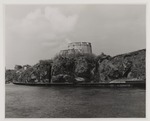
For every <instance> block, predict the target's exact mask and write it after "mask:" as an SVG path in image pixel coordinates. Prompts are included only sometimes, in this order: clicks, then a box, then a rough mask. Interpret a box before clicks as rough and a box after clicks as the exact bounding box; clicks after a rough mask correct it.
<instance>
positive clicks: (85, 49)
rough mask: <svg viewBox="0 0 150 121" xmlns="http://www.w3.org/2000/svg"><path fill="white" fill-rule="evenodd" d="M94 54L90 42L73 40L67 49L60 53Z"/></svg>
mask: <svg viewBox="0 0 150 121" xmlns="http://www.w3.org/2000/svg"><path fill="white" fill-rule="evenodd" d="M78 53H80V54H92V46H91V43H90V42H72V43H69V44H68V49H67V50H61V51H60V53H59V54H60V55H68V54H78Z"/></svg>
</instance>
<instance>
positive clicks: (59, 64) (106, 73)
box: [6, 49, 146, 84]
mask: <svg viewBox="0 0 150 121" xmlns="http://www.w3.org/2000/svg"><path fill="white" fill-rule="evenodd" d="M145 57H146V50H145V49H143V50H138V51H134V52H130V53H126V54H121V55H117V56H114V57H111V56H109V55H105V54H104V53H102V54H100V55H98V56H96V55H94V54H70V55H67V56H65V55H64V56H62V55H57V56H55V57H54V58H53V59H51V60H41V61H39V63H37V64H35V65H33V66H30V65H24V66H20V65H16V66H15V69H14V70H6V83H10V82H13V83H24V84H30V83H34V84H38V83H42V84H48V83H49V84H50V83H72V84H76V83H78V84H82V83H91V84H92V83H113V81H114V80H119V82H118V83H123V80H126V79H129V80H131V81H134V80H143V82H144V83H145V81H144V80H145V79H146V76H145Z"/></svg>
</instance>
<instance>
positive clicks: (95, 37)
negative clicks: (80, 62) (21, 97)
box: [4, 4, 146, 69]
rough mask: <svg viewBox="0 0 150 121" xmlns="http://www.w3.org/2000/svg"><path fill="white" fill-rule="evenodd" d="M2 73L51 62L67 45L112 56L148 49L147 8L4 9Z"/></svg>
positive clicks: (58, 6)
mask: <svg viewBox="0 0 150 121" xmlns="http://www.w3.org/2000/svg"><path fill="white" fill-rule="evenodd" d="M4 21H5V56H6V57H5V59H6V68H7V69H13V68H14V66H15V65H16V64H17V65H18V64H19V65H25V64H29V65H34V64H36V63H38V61H39V60H44V59H51V58H53V57H54V56H55V55H56V54H57V53H59V51H60V50H64V49H67V45H68V43H70V42H91V44H92V52H93V53H94V54H96V55H99V54H101V53H102V52H103V53H105V54H108V55H111V56H114V55H118V54H123V53H127V52H132V51H136V50H140V49H145V48H146V6H145V5H129V4H128V5H123V4H122V5H115V4H113V5H111V4H110V5H109V4H92V5H84V4H82V5H80V4H78V5H75V4H74V5H73V4H72V5H5V20H4Z"/></svg>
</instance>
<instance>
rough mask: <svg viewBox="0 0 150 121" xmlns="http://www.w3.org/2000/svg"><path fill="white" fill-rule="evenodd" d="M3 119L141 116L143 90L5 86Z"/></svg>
mask: <svg viewBox="0 0 150 121" xmlns="http://www.w3.org/2000/svg"><path fill="white" fill-rule="evenodd" d="M5 112H6V113H5V117H6V118H109V117H121V118H124V117H134V118H138V117H145V90H144V89H136V88H95V87H42V86H41V87H37V86H21V85H13V84H8V85H6V103H5Z"/></svg>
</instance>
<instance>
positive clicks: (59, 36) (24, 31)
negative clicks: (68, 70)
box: [6, 6, 78, 64]
mask: <svg viewBox="0 0 150 121" xmlns="http://www.w3.org/2000/svg"><path fill="white" fill-rule="evenodd" d="M77 21H78V14H75V13H74V14H69V15H68V14H66V13H65V12H64V11H62V10H61V9H60V8H59V7H55V6H53V7H45V8H44V9H42V8H41V9H35V10H34V11H32V12H30V13H28V14H26V16H24V17H23V18H12V17H10V16H8V18H6V47H7V53H6V54H7V55H6V61H7V64H8V63H10V64H11V63H13V64H14V63H16V64H17V63H18V64H26V63H31V61H32V64H35V62H37V61H38V60H37V59H42V58H51V57H53V56H54V55H55V53H58V52H59V51H60V50H61V49H65V47H66V38H68V35H69V33H70V32H72V31H73V30H74V29H75V26H76V24H77ZM8 48H9V49H8ZM14 55H15V56H16V57H14ZM31 59H32V60H31ZM10 60H12V61H11V62H9V61H10Z"/></svg>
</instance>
